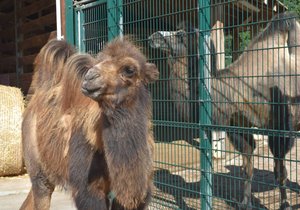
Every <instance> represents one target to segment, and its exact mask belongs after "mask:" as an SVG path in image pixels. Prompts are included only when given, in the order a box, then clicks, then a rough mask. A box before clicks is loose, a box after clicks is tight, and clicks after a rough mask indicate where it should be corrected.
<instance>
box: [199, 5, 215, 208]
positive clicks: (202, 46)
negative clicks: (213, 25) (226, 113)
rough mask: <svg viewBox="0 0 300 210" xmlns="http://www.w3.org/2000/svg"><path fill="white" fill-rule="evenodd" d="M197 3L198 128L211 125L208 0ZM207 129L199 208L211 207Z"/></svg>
mask: <svg viewBox="0 0 300 210" xmlns="http://www.w3.org/2000/svg"><path fill="white" fill-rule="evenodd" d="M198 5H199V12H198V15H199V16H198V18H199V42H198V44H199V46H198V48H199V57H200V59H199V78H200V81H199V83H200V84H199V92H200V94H199V100H200V116H199V117H200V128H201V126H202V125H206V126H209V125H211V97H210V92H209V90H210V72H211V70H210V69H208V66H209V65H208V63H209V62H210V61H209V53H210V52H209V50H208V49H207V47H206V46H207V43H209V42H210V7H209V5H210V0H198ZM209 133H210V131H209V130H205V129H200V139H201V140H200V150H201V156H200V157H201V209H203V210H209V209H212V188H213V187H212V186H213V183H212V167H213V164H212V146H211V135H210V134H209Z"/></svg>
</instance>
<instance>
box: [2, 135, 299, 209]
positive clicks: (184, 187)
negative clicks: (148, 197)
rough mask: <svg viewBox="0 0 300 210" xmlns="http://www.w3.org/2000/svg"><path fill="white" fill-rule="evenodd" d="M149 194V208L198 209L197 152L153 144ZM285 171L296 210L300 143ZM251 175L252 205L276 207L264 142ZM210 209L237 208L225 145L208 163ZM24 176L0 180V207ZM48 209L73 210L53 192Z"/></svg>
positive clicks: (235, 173)
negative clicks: (210, 165) (220, 155)
mask: <svg viewBox="0 0 300 210" xmlns="http://www.w3.org/2000/svg"><path fill="white" fill-rule="evenodd" d="M155 151H156V153H155V172H154V178H155V183H154V186H155V191H154V195H153V199H152V203H151V205H150V207H149V209H150V210H160V209H162V210H167V209H170V210H171V209H185V210H198V209H200V206H201V204H200V199H201V185H200V178H201V167H200V166H201V165H200V164H201V158H200V150H199V149H198V148H196V147H195V146H191V145H189V144H188V143H187V142H185V141H173V142H169V143H156V145H155ZM286 158H287V161H286V165H287V170H288V176H289V180H288V184H287V186H288V188H290V189H288V190H287V192H288V200H289V202H290V204H291V206H292V207H293V209H300V195H299V193H300V185H299V184H300V164H299V160H300V140H299V139H297V140H296V143H295V146H294V148H293V149H292V151H291V152H290V153H288V154H287V156H286ZM253 160H254V168H255V169H254V177H253V184H252V202H253V204H254V205H255V207H258V208H259V209H278V208H279V200H280V199H279V189H278V187H276V184H275V181H274V175H273V158H272V155H271V153H270V151H269V150H268V146H267V143H266V139H261V140H259V141H258V146H257V149H256V150H255V152H254V156H253ZM213 165H214V168H213V171H212V180H213V188H212V190H213V198H212V200H213V206H212V209H216V210H218V209H220V210H223V209H226V210H227V209H237V207H236V205H237V204H238V203H239V201H241V199H242V195H243V179H244V178H243V173H242V170H241V165H242V158H241V155H239V154H238V153H236V152H235V151H234V150H233V149H232V147H231V146H230V144H229V143H228V142H226V155H225V158H223V159H213ZM30 185H31V184H30V181H29V177H28V176H27V175H22V176H16V177H0V209H1V210H14V209H19V207H20V206H21V204H22V202H23V201H24V199H25V198H26V195H27V193H28V192H29V189H30ZM51 209H52V210H57V209H63V210H74V209H76V208H75V206H74V204H73V202H72V199H71V196H70V194H68V193H67V192H65V191H64V190H60V189H59V188H58V189H56V190H55V192H54V194H53V197H52V203H51ZM255 209H257V208H255Z"/></svg>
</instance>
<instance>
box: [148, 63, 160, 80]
mask: <svg viewBox="0 0 300 210" xmlns="http://www.w3.org/2000/svg"><path fill="white" fill-rule="evenodd" d="M158 77H159V71H158V69H157V68H156V65H155V64H153V63H146V65H145V83H146V84H149V83H151V82H154V81H155V80H157V79H158Z"/></svg>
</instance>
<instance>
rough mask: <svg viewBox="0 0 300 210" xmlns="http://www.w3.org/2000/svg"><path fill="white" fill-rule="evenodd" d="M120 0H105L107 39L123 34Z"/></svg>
mask: <svg viewBox="0 0 300 210" xmlns="http://www.w3.org/2000/svg"><path fill="white" fill-rule="evenodd" d="M122 3H123V1H122V0H109V1H107V24H108V40H109V41H110V40H112V39H113V38H115V37H117V36H119V35H122V34H123V7H122V5H123V4H122Z"/></svg>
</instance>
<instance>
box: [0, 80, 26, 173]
mask: <svg viewBox="0 0 300 210" xmlns="http://www.w3.org/2000/svg"><path fill="white" fill-rule="evenodd" d="M23 110H24V97H23V94H22V92H21V90H20V89H18V88H14V87H8V86H3V85H0V113H1V114H0V176H7V175H17V174H20V173H21V172H22V171H23V169H24V167H23V159H22V141H21V139H22V138H21V136H22V135H21V125H22V113H23Z"/></svg>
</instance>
